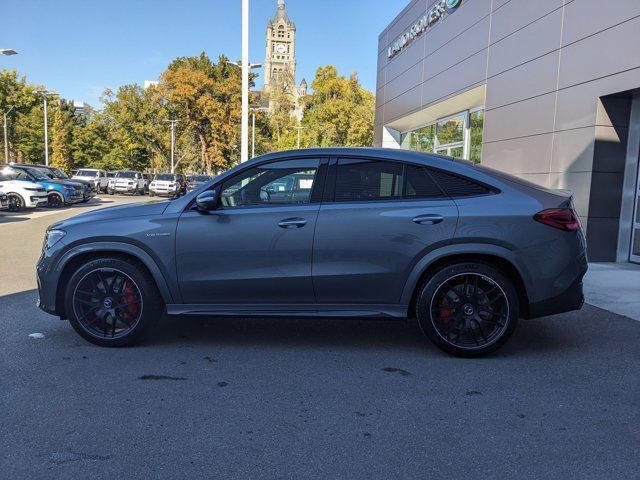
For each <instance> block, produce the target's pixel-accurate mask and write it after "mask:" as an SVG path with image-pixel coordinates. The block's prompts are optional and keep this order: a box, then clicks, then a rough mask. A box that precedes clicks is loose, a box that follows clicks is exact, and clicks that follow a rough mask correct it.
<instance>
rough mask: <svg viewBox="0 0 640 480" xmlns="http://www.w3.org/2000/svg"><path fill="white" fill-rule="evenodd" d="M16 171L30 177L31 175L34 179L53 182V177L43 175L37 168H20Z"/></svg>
mask: <svg viewBox="0 0 640 480" xmlns="http://www.w3.org/2000/svg"><path fill="white" fill-rule="evenodd" d="M16 170H22V171H23V172H27V174H28V175H30V176H31V177H32V178H35V179H36V180H51V177H49V176H47V175H45V174H44V173H42V172H41V171H40V170H38V169H36V168H20V169H16Z"/></svg>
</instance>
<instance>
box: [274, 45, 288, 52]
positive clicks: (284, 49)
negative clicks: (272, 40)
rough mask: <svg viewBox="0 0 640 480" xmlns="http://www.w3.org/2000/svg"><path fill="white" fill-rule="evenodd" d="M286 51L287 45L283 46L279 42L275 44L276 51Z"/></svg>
mask: <svg viewBox="0 0 640 480" xmlns="http://www.w3.org/2000/svg"><path fill="white" fill-rule="evenodd" d="M286 51H287V47H285V46H284V45H283V44H282V43H279V44H278V45H276V52H278V53H284V52H286Z"/></svg>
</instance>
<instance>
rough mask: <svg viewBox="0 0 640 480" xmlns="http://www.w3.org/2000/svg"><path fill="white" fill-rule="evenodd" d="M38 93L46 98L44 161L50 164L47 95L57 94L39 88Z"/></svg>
mask: <svg viewBox="0 0 640 480" xmlns="http://www.w3.org/2000/svg"><path fill="white" fill-rule="evenodd" d="M36 93H40V94H41V95H42V98H43V99H44V163H45V165H46V166H47V167H48V166H49V128H48V126H47V95H57V94H56V93H55V92H49V91H47V90H38V91H36Z"/></svg>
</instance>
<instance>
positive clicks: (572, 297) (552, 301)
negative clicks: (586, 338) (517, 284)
mask: <svg viewBox="0 0 640 480" xmlns="http://www.w3.org/2000/svg"><path fill="white" fill-rule="evenodd" d="M583 304H584V292H583V286H582V276H581V277H580V278H576V280H575V281H574V282H573V283H572V284H571V285H570V286H569V288H567V289H566V290H565V291H564V292H562V293H561V294H560V295H558V296H556V297H553V298H549V299H547V300H543V301H541V302H536V303H531V304H529V314H528V315H527V317H526V318H539V317H548V316H549V315H557V314H559V313H565V312H571V311H573V310H580V309H581V308H582V305H583Z"/></svg>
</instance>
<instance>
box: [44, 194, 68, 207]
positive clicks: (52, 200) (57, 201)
mask: <svg viewBox="0 0 640 480" xmlns="http://www.w3.org/2000/svg"><path fill="white" fill-rule="evenodd" d="M47 199H48V200H49V206H50V207H51V208H62V207H64V197H63V196H62V195H60V194H59V193H58V192H51V193H50V194H49V195H48V196H47Z"/></svg>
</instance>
